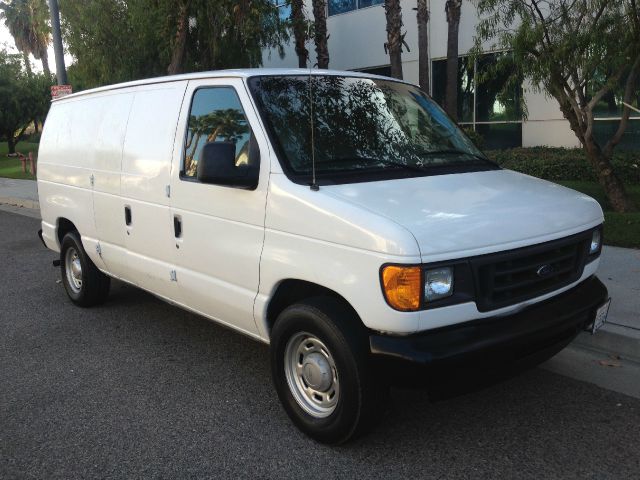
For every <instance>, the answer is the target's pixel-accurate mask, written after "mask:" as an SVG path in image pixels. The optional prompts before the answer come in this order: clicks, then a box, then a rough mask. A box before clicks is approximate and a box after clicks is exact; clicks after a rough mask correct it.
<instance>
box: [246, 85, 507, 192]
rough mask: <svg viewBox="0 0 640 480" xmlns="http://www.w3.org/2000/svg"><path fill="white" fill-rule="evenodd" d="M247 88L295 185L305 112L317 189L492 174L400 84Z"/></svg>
mask: <svg viewBox="0 0 640 480" xmlns="http://www.w3.org/2000/svg"><path fill="white" fill-rule="evenodd" d="M249 88H250V90H251V92H252V94H253V96H254V98H255V99H256V103H257V104H258V107H259V109H260V111H261V116H262V118H263V120H264V122H265V124H266V126H267V129H268V130H269V134H270V136H271V140H272V142H273V143H274V146H275V148H276V150H277V153H278V157H279V158H280V161H281V164H282V166H283V169H284V170H285V172H286V173H287V174H288V175H289V176H290V177H291V178H292V179H293V180H295V181H298V182H299V183H305V182H307V181H310V178H311V169H312V155H311V131H312V126H311V125H312V122H311V114H312V112H313V136H314V145H315V148H314V153H315V164H316V175H317V178H318V182H319V183H351V182H357V181H371V180H378V179H385V178H403V177H407V176H422V175H437V174H442V173H456V172H466V171H477V170H489V169H496V168H498V167H497V166H496V165H495V164H493V163H492V162H490V161H489V160H487V158H486V157H485V156H484V155H483V154H482V153H481V152H480V151H479V150H478V149H477V148H476V147H475V146H474V145H473V143H472V142H471V141H470V140H469V139H468V138H467V136H466V135H465V134H464V133H462V131H461V130H460V129H459V128H458V127H457V126H456V125H455V124H454V123H453V122H452V121H451V120H450V119H449V117H448V116H447V115H446V114H445V113H444V111H443V110H442V109H441V108H440V107H439V106H438V105H437V104H436V103H435V102H434V101H433V100H431V99H430V98H429V97H428V96H427V95H425V94H424V93H423V92H421V91H420V90H418V89H417V88H415V87H413V86H411V85H407V84H405V83H401V82H395V81H392V80H383V79H371V78H359V77H346V76H335V75H315V74H314V75H311V76H306V75H304V76H293V75H292V76H258V77H253V78H251V79H250V80H249ZM311 100H312V101H311Z"/></svg>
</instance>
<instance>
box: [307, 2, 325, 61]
mask: <svg viewBox="0 0 640 480" xmlns="http://www.w3.org/2000/svg"><path fill="white" fill-rule="evenodd" d="M311 3H312V6H313V20H314V40H315V43H316V57H317V60H318V68H329V45H328V41H329V36H328V35H327V0H312V2H311Z"/></svg>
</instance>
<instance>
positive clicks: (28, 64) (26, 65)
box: [22, 52, 33, 78]
mask: <svg viewBox="0 0 640 480" xmlns="http://www.w3.org/2000/svg"><path fill="white" fill-rule="evenodd" d="M22 59H23V60H24V68H25V69H26V70H27V77H29V78H31V75H33V71H32V70H31V62H30V61H29V54H28V53H27V52H22Z"/></svg>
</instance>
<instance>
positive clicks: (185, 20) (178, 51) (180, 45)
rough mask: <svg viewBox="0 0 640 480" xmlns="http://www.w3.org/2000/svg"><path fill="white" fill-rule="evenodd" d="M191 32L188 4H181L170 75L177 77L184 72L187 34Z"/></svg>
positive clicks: (168, 70) (169, 68)
mask: <svg viewBox="0 0 640 480" xmlns="http://www.w3.org/2000/svg"><path fill="white" fill-rule="evenodd" d="M188 30H189V11H188V9H187V2H186V1H183V2H180V4H179V6H178V20H177V24H176V36H175V39H174V43H173V52H172V53H171V63H170V64H169V67H168V68H167V73H168V74H169V75H175V74H177V73H180V72H182V66H183V65H182V64H183V62H184V53H185V47H186V45H187V32H188Z"/></svg>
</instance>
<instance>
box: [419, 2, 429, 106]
mask: <svg viewBox="0 0 640 480" xmlns="http://www.w3.org/2000/svg"><path fill="white" fill-rule="evenodd" d="M416 10H417V14H416V18H417V22H418V82H419V83H420V88H421V89H422V90H423V91H424V92H426V93H429V35H428V25H429V9H428V8H427V0H418V8H417V9H416Z"/></svg>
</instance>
